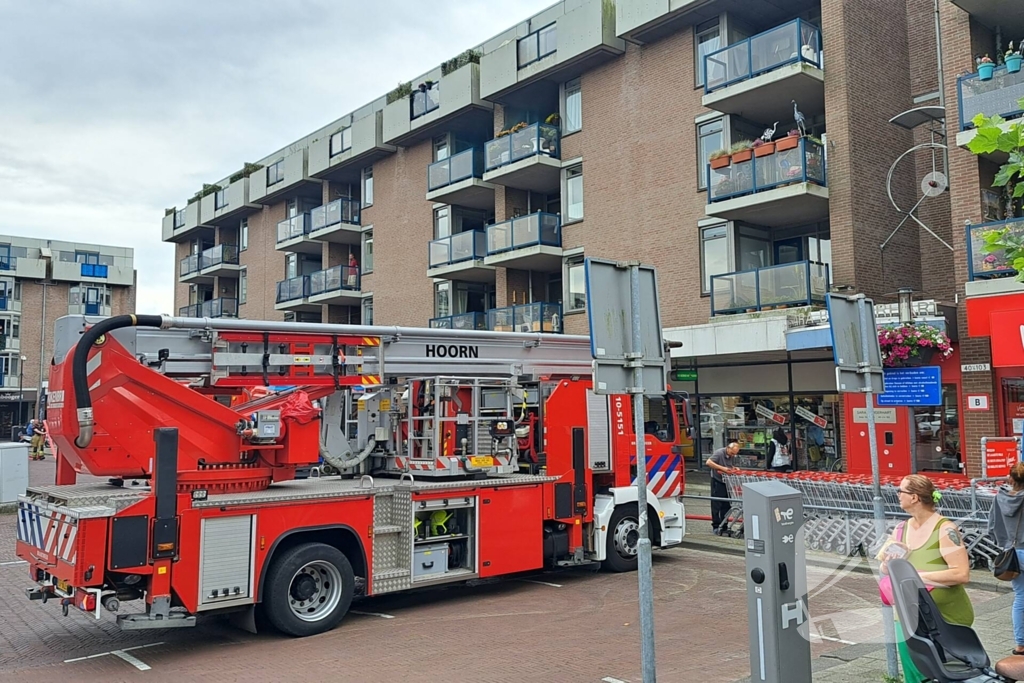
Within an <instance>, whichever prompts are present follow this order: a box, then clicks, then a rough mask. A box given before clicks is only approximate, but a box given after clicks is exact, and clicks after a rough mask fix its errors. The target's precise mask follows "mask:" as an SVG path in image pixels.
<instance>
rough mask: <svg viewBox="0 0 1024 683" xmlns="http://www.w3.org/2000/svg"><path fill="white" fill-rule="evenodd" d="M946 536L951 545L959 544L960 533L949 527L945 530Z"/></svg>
mask: <svg viewBox="0 0 1024 683" xmlns="http://www.w3.org/2000/svg"><path fill="white" fill-rule="evenodd" d="M946 534H947V535H948V536H949V540H950V542H952V543H953V545H960V544H961V541H960V533H959V532H958V531H957V530H956V529H955V528H953V527H949V528H948V529H946Z"/></svg>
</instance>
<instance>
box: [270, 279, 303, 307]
mask: <svg viewBox="0 0 1024 683" xmlns="http://www.w3.org/2000/svg"><path fill="white" fill-rule="evenodd" d="M307 296H309V276H308V275H301V276H299V277H293V278H289V279H287V280H281V281H280V282H278V283H277V303H279V304H280V303H284V302H286V301H296V300H299V299H304V298H305V297H307Z"/></svg>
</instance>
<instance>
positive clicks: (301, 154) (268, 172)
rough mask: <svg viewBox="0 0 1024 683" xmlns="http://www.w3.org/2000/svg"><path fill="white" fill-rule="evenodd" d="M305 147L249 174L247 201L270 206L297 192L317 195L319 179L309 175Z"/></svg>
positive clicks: (298, 193) (297, 193) (295, 194)
mask: <svg viewBox="0 0 1024 683" xmlns="http://www.w3.org/2000/svg"><path fill="white" fill-rule="evenodd" d="M306 154H307V148H306V147H303V148H302V149H300V150H298V151H295V152H292V153H291V154H286V155H285V156H283V157H281V158H279V159H278V160H277V161H274V162H272V163H270V164H267V165H266V166H265V167H264V168H261V169H259V170H257V171H256V172H255V173H253V174H252V175H251V176H249V201H251V202H252V203H254V204H263V205H267V206H269V205H271V204H276V203H278V202H281V201H284V200H285V199H289V198H291V197H296V196H299V195H304V196H309V197H319V196H320V194H321V189H320V183H319V181H316V180H313V179H311V178H310V177H309V172H308V170H307V161H306Z"/></svg>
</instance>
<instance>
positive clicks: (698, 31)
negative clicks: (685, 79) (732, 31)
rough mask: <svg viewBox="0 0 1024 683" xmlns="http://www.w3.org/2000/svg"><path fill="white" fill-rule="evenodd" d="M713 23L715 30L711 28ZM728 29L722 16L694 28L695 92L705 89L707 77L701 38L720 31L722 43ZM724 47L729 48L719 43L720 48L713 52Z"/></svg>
mask: <svg viewBox="0 0 1024 683" xmlns="http://www.w3.org/2000/svg"><path fill="white" fill-rule="evenodd" d="M712 22H714V24H715V26H714V28H712V27H711V23H712ZM702 27H704V28H702ZM726 28H727V27H726V26H725V22H723V21H722V17H721V16H718V17H715V18H714V19H708V20H707V21H704V22H701V23H699V24H696V25H695V26H694V27H693V61H694V69H693V80H694V86H693V89H694V90H697V89H698V88H700V89H703V88H704V82H705V80H706V78H705V75H704V57H705V55H702V54H701V53H700V46H701V42H700V38H701V35H702V34H707V33H711V32H712V31H718V40H719V41H721V40H722V36H723V35H725V31H726ZM724 47H728V45H722V44H721V42H719V46H718V47H716V48H715V49H714V50H712V51H711V52H715V51H717V50H721V49H722V48H724Z"/></svg>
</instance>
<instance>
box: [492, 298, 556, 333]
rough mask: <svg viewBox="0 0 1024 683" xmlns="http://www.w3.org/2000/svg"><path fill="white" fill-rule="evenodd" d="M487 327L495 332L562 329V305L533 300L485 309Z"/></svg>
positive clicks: (553, 330)
mask: <svg viewBox="0 0 1024 683" xmlns="http://www.w3.org/2000/svg"><path fill="white" fill-rule="evenodd" d="M487 329H489V330H493V331H495V332H552V333H561V331H562V305H561V304H552V303H543V302H540V301H538V302H535V303H532V304H522V305H519V306H506V307H504V308H492V309H491V310H489V311H487Z"/></svg>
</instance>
